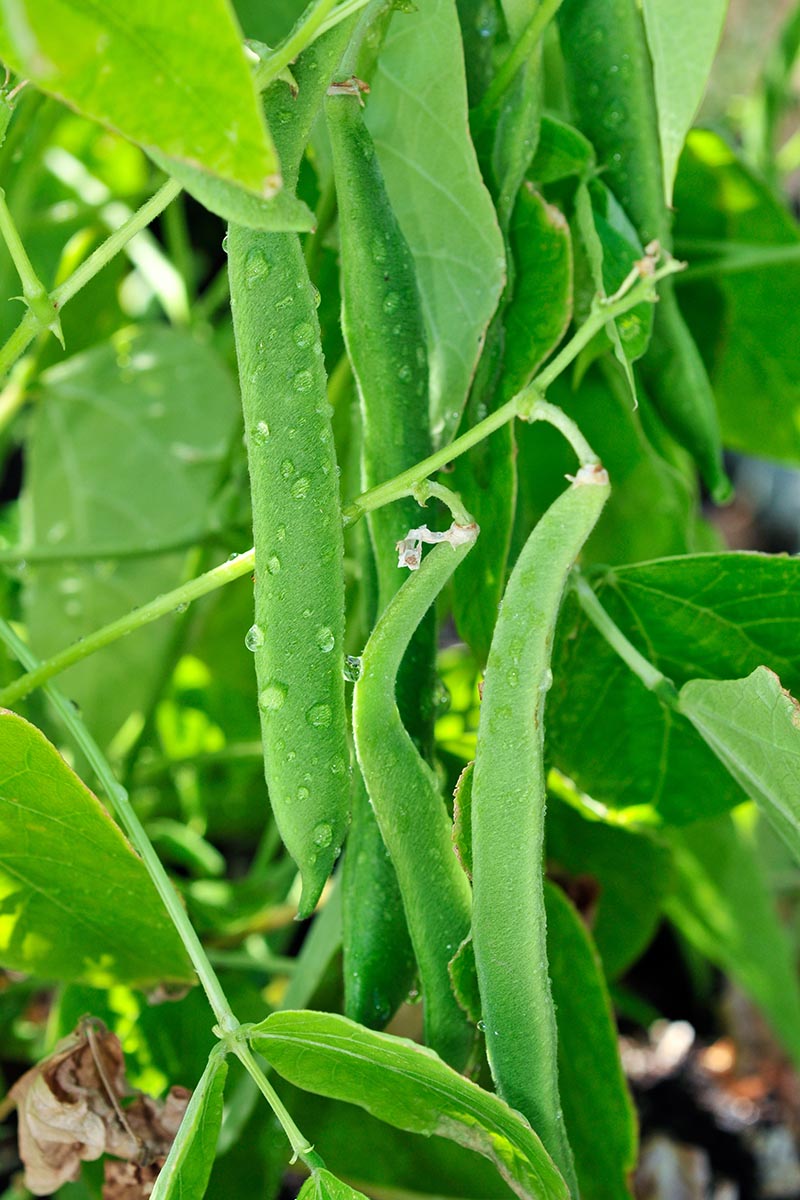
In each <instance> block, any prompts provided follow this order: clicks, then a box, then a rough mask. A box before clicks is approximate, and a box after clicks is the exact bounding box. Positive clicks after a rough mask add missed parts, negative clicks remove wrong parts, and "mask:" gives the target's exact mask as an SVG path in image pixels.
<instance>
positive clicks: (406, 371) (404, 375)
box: [397, 363, 413, 383]
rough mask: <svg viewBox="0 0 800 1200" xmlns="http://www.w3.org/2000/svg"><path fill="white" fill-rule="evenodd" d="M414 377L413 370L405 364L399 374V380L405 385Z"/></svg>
mask: <svg viewBox="0 0 800 1200" xmlns="http://www.w3.org/2000/svg"><path fill="white" fill-rule="evenodd" d="M412 375H413V371H412V370H411V367H410V366H409V365H408V363H403V365H402V367H401V368H400V370H399V371H398V372H397V378H398V379H400V380H402V382H403V383H408V381H409V380H410V379H411V377H412Z"/></svg>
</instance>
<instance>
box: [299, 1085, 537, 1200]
mask: <svg viewBox="0 0 800 1200" xmlns="http://www.w3.org/2000/svg"><path fill="white" fill-rule="evenodd" d="M277 1086H278V1090H279V1091H280V1094H281V1097H282V1098H283V1099H284V1100H285V1101H286V1103H287V1104H288V1107H289V1110H290V1112H291V1114H292V1116H293V1117H294V1119H295V1121H296V1122H297V1124H298V1125H299V1126H300V1128H301V1129H308V1130H312V1131H313V1136H314V1148H315V1150H317V1152H318V1153H319V1154H320V1155H321V1157H322V1158H323V1159H324V1161H325V1163H326V1164H327V1166H328V1168H329V1169H330V1170H331V1171H333V1172H334V1174H336V1175H338V1176H339V1177H344V1178H346V1179H351V1180H352V1181H353V1183H354V1184H355V1186H357V1187H358V1188H360V1189H361V1190H362V1191H365V1192H367V1193H371V1192H373V1191H374V1192H375V1194H378V1195H384V1194H387V1195H388V1194H393V1193H397V1194H398V1195H402V1196H404V1197H405V1196H408V1198H409V1200H412V1197H415V1196H420V1197H435V1198H436V1200H510V1198H511V1197H512V1196H513V1194H514V1193H513V1192H512V1191H511V1190H510V1189H509V1188H508V1186H507V1185H506V1184H505V1183H504V1182H503V1180H502V1179H501V1178H500V1176H499V1174H498V1173H497V1171H496V1170H495V1169H494V1167H493V1166H492V1164H491V1162H489V1160H488V1159H486V1158H483V1157H482V1156H481V1155H480V1154H477V1153H475V1152H474V1151H472V1150H467V1149H465V1148H464V1147H463V1146H459V1145H457V1143H455V1142H453V1141H450V1140H449V1139H447V1138H443V1137H437V1136H436V1135H435V1134H434V1135H433V1136H431V1137H426V1138H420V1137H417V1136H416V1135H415V1134H413V1133H407V1132H406V1131H405V1130H402V1129H395V1128H393V1127H392V1126H391V1125H387V1124H386V1123H385V1122H383V1121H379V1120H377V1118H375V1117H372V1116H370V1114H369V1113H367V1112H365V1111H364V1109H363V1108H357V1107H356V1106H355V1105H354V1104H344V1103H342V1101H340V1100H328V1099H326V1098H325V1097H324V1096H315V1095H313V1093H311V1092H303V1091H300V1090H299V1089H295V1088H291V1087H290V1086H289V1085H288V1084H287V1083H285V1082H284V1081H283V1080H279V1081H278V1084H277ZM284 1138H285V1135H284Z"/></svg>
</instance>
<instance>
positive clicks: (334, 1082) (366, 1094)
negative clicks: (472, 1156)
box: [253, 1012, 568, 1200]
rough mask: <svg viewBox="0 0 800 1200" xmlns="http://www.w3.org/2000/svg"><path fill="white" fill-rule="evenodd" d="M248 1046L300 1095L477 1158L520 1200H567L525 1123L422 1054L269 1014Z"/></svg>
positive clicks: (370, 1035)
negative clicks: (340, 1104)
mask: <svg viewBox="0 0 800 1200" xmlns="http://www.w3.org/2000/svg"><path fill="white" fill-rule="evenodd" d="M253 1045H254V1047H255V1048H256V1049H257V1050H258V1051H259V1052H260V1053H261V1054H263V1055H264V1057H265V1058H266V1059H267V1061H268V1062H269V1063H270V1064H271V1065H272V1066H273V1067H274V1068H275V1070H276V1071H277V1072H278V1073H279V1074H280V1075H282V1076H283V1077H284V1078H285V1079H288V1080H289V1081H290V1082H291V1083H294V1084H296V1085H297V1086H298V1087H302V1088H305V1089H307V1090H308V1091H312V1092H318V1093H320V1094H321V1095H323V1096H330V1097H332V1098H334V1099H339V1100H347V1101H350V1102H351V1103H354V1104H358V1105H360V1106H361V1107H362V1108H365V1109H366V1110H367V1112H369V1113H372V1115H373V1116H376V1117H379V1118H380V1119H381V1120H382V1121H387V1122H388V1123H389V1124H390V1125H395V1126H397V1127H398V1128H399V1129H407V1130H408V1131H409V1132H413V1133H422V1134H425V1135H426V1136H430V1135H431V1134H439V1135H440V1136H442V1137H447V1138H450V1139H452V1140H453V1141H455V1142H458V1143H459V1144H460V1145H462V1146H466V1147H467V1148H468V1149H471V1150H477V1151H478V1152H479V1153H481V1154H483V1155H485V1157H487V1158H489V1159H491V1160H492V1162H494V1164H495V1166H496V1167H497V1169H498V1171H499V1172H500V1174H501V1175H502V1177H503V1178H504V1179H505V1180H506V1182H507V1183H508V1184H509V1186H511V1187H512V1189H513V1190H514V1191H515V1192H516V1194H517V1195H518V1196H520V1197H523V1198H525V1197H530V1198H531V1200H533V1198H536V1200H550V1198H551V1197H552V1198H553V1200H555V1198H556V1197H557V1198H558V1200H567V1195H568V1193H567V1189H566V1186H565V1184H564V1181H563V1180H562V1179H561V1176H560V1175H559V1173H558V1171H557V1170H556V1168H555V1167H554V1166H553V1163H552V1162H551V1160H550V1159H549V1157H548V1156H547V1154H546V1152H545V1150H544V1148H543V1146H542V1144H541V1142H540V1141H539V1139H538V1137H537V1136H536V1134H535V1133H534V1132H533V1130H532V1129H530V1127H529V1126H528V1125H527V1124H526V1123H525V1122H524V1121H523V1120H522V1118H520V1117H519V1116H517V1114H516V1113H514V1112H513V1111H512V1110H511V1109H510V1108H508V1106H507V1105H506V1104H504V1103H503V1101H502V1100H500V1099H498V1097H497V1096H494V1095H491V1094H490V1093H489V1092H484V1091H483V1090H482V1089H481V1088H479V1087H477V1086H476V1085H475V1084H474V1083H470V1082H469V1080H467V1079H464V1078H463V1076H461V1075H458V1074H457V1073H456V1072H455V1071H453V1070H452V1069H451V1068H450V1067H448V1066H446V1065H445V1064H444V1063H443V1062H442V1061H441V1059H439V1058H438V1057H437V1056H436V1055H435V1054H434V1053H433V1052H432V1051H431V1050H428V1049H426V1048H425V1047H423V1046H418V1045H416V1044H415V1043H414V1042H409V1041H407V1040H406V1039H405V1038H397V1037H391V1036H390V1035H389V1034H386V1033H374V1032H373V1031H372V1030H369V1029H365V1028H364V1027H363V1026H360V1025H356V1024H355V1023H354V1022H353V1021H348V1020H347V1019H346V1018H345V1017H339V1016H335V1015H333V1014H330V1013H317V1012H277V1013H273V1014H272V1015H271V1016H269V1017H267V1019H266V1021H263V1022H262V1023H261V1024H260V1025H257V1026H256V1027H255V1028H254V1030H253Z"/></svg>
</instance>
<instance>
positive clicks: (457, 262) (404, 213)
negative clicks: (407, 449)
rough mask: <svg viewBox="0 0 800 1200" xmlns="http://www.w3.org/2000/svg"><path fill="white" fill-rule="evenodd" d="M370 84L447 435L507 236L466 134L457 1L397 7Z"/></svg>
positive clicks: (497, 288) (436, 428)
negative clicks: (413, 269)
mask: <svg viewBox="0 0 800 1200" xmlns="http://www.w3.org/2000/svg"><path fill="white" fill-rule="evenodd" d="M370 82H371V86H372V94H371V96H370V98H369V100H368V103H367V113H366V119H367V124H368V125H369V128H370V132H371V133H372V137H373V139H374V141H375V146H376V149H377V152H378V157H379V159H380V163H381V169H382V170H383V175H384V178H385V180H386V187H387V189H388V192H389V198H390V200H391V202H392V207H393V208H394V211H395V213H396V214H397V219H398V221H399V222H400V226H401V228H402V230H403V233H404V234H405V237H406V240H407V242H408V244H409V246H410V247H411V251H412V253H413V255H414V261H415V264H416V268H417V282H418V283H419V288H420V294H421V297H422V305H423V311H424V316H425V323H426V328H427V333H428V361H429V364H430V373H431V392H430V399H431V421H432V428H433V434H434V438H435V439H436V440H437V441H439V442H446V441H449V439H450V438H451V437H452V435H453V434H454V432H455V429H456V426H457V425H458V421H459V418H460V416H461V411H462V409H463V406H464V401H465V399H466V395H467V391H468V389H469V385H470V381H471V379H472V374H473V372H474V370H475V364H476V362H477V359H478V355H479V353H480V349H481V345H482V343H483V337H484V334H485V331H486V327H487V325H488V323H489V320H490V318H491V316H492V313H493V312H494V310H495V308H496V306H497V301H498V299H499V297H500V293H501V291H502V289H503V284H504V281H505V259H504V255H503V240H502V237H501V235H500V230H499V227H498V225H497V219H496V217H495V213H494V208H493V206H492V202H491V199H490V198H489V193H488V191H487V190H486V187H485V185H484V183H483V180H482V178H481V174H480V171H479V169H478V163H477V159H476V157H475V151H474V149H473V146H472V142H471V140H470V137H469V129H468V124H467V92H466V84H465V80H464V60H463V52H462V46H461V33H460V29H459V24H458V15H457V13H456V6H455V2H454V0H426V3H425V4H424V5H420V6H419V8H417V9H416V10H415V11H414V12H412V13H409V12H396V13H395V15H394V17H393V18H392V22H391V25H390V27H389V32H388V34H387V37H386V41H385V43H384V45H383V48H382V50H381V54H380V59H379V62H378V67H377V70H376V72H375V77H374V79H373V80H371V81H370ZM421 213H424V214H425V219H424V220H420V214H421Z"/></svg>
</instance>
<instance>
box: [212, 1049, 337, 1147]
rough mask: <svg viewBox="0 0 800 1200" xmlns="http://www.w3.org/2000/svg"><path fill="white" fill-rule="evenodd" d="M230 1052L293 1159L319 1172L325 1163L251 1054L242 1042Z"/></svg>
mask: <svg viewBox="0 0 800 1200" xmlns="http://www.w3.org/2000/svg"><path fill="white" fill-rule="evenodd" d="M231 1050H232V1052H233V1053H234V1054H235V1055H236V1057H237V1058H238V1059H239V1062H240V1063H241V1064H242V1066H243V1067H244V1069H245V1070H246V1071H247V1073H248V1075H249V1076H250V1078H251V1079H252V1080H253V1082H254V1083H255V1085H256V1087H257V1088H258V1090H259V1091H260V1092H261V1095H262V1096H263V1097H264V1098H265V1100H266V1101H267V1104H268V1105H269V1106H270V1108H271V1109H272V1111H273V1112H274V1113H275V1116H276V1117H277V1118H278V1120H279V1121H280V1123H281V1125H282V1126H283V1131H284V1133H285V1134H286V1136H287V1137H288V1139H289V1144H290V1145H291V1147H292V1151H293V1152H294V1158H295V1159H298V1158H299V1159H300V1161H301V1162H303V1163H305V1165H306V1166H307V1167H308V1169H309V1171H315V1170H319V1168H320V1167H324V1166H325V1163H324V1162H323V1160H322V1159H321V1158H320V1156H319V1155H318V1154H317V1153H315V1151H314V1147H313V1146H312V1145H311V1143H310V1142H309V1140H308V1138H307V1137H304V1135H303V1134H302V1133H301V1132H300V1130H299V1129H298V1128H297V1126H296V1125H295V1123H294V1121H293V1119H292V1115H291V1113H290V1112H289V1110H288V1108H287V1107H286V1105H285V1104H284V1103H283V1101H282V1100H281V1098H280V1096H279V1095H278V1093H277V1092H276V1091H275V1088H274V1087H273V1086H272V1084H271V1083H270V1081H269V1080H268V1079H267V1077H266V1075H265V1074H264V1072H263V1071H262V1069H261V1067H260V1066H259V1065H258V1063H257V1062H256V1060H255V1058H254V1056H253V1052H252V1050H251V1049H250V1047H249V1046H248V1045H246V1044H245V1043H244V1042H241V1041H238V1040H237V1041H236V1042H234V1043H233V1045H231Z"/></svg>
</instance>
